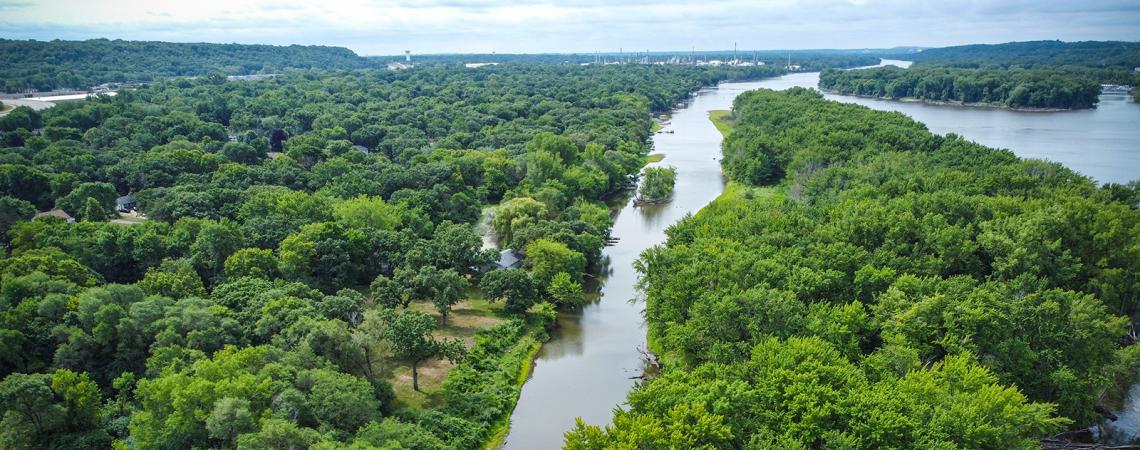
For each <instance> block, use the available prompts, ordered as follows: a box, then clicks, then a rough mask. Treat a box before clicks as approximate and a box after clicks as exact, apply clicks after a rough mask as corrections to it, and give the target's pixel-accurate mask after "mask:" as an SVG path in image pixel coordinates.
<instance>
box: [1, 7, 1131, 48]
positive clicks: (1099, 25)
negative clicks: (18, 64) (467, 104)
mask: <svg viewBox="0 0 1140 450" xmlns="http://www.w3.org/2000/svg"><path fill="white" fill-rule="evenodd" d="M0 37H4V38H9V39H41V40H49V39H88V38H97V37H106V38H112V39H114V38H120V39H133V40H163V41H178V42H240V43H266V44H324V45H337V46H344V47H348V48H351V49H353V50H355V51H356V52H357V53H360V54H362V55H390V54H396V53H402V52H403V51H404V50H405V49H407V50H411V51H412V52H414V53H466V52H493V51H494V52H499V53H542V52H593V51H595V50H599V51H603V52H605V51H617V50H618V49H619V48H623V49H625V51H641V50H646V49H649V50H653V51H665V50H683V49H688V48H691V47H696V48H697V49H698V50H718V49H729V48H732V44H733V42H736V43H738V45H739V47H740V48H741V49H761V50H763V49H804V48H867V47H894V46H910V45H915V46H929V47H936V46H946V45H955V44H965V43H998V42H1008V41H1013V40H1034V39H1061V40H1066V41H1071V40H1107V39H1113V40H1131V41H1137V40H1140V1H1138V0H935V1H926V0H921V1H920V0H751V1H747V0H701V1H679V0H578V1H568V0H567V1H542V0H515V1H509V0H421V1H409V0H326V1H297V0H283V1H272V0H177V1H170V0H149V1H132V0H0Z"/></svg>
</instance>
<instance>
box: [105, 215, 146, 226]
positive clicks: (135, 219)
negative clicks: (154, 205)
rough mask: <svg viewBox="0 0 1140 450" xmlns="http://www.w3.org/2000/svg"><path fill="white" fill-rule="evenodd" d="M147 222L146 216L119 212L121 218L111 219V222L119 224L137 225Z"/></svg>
mask: <svg viewBox="0 0 1140 450" xmlns="http://www.w3.org/2000/svg"><path fill="white" fill-rule="evenodd" d="M143 222H146V217H139V216H135V215H131V214H127V213H119V218H117V219H111V223H117V224H119V225H137V224H140V223H143Z"/></svg>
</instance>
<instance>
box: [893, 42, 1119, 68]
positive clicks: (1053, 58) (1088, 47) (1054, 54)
mask: <svg viewBox="0 0 1140 450" xmlns="http://www.w3.org/2000/svg"><path fill="white" fill-rule="evenodd" d="M906 59H907V60H909V61H915V62H919V63H923V64H925V63H937V64H947V65H955V66H959V67H981V66H987V65H998V66H1002V67H1011V66H1017V67H1022V68H1031V67H1037V66H1045V67H1048V66H1084V67H1117V68H1122V69H1128V70H1132V68H1134V67H1140V42H1122V41H1083V42H1062V41H1025V42H1009V43H1005V44H973V45H959V46H953V47H943V48H931V49H925V50H923V51H921V52H917V53H911V54H908V56H907V57H906Z"/></svg>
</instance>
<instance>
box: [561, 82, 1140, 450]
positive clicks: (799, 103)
mask: <svg viewBox="0 0 1140 450" xmlns="http://www.w3.org/2000/svg"><path fill="white" fill-rule="evenodd" d="M731 123H732V124H734V125H732V126H733V128H732V130H731V133H729V134H728V137H727V138H726V140H725V142H724V146H723V151H724V153H725V155H724V159H723V162H722V164H723V167H724V172H725V173H726V174H727V175H728V177H729V179H730V184H729V186H728V187H727V189H726V190H725V193H724V194H723V195H722V196H721V197H720V198H719V199H717V200H716V201H715V202H714V203H712V204H710V205H708V206H707V207H705V208H704V209H702V210H701V211H700V212H699V213H698V214H696V215H695V216H691V217H689V218H687V219H685V220H683V221H681V222H679V223H677V224H675V225H673V226H672V227H671V228H670V229H669V230H668V239H667V242H666V243H665V244H664V245H661V246H658V247H655V248H652V249H650V250H648V251H646V252H645V253H643V254H642V257H641V259H640V260H639V262H638V265H637V266H638V270H639V271H640V272H641V276H642V278H641V281H640V283H641V288H642V289H643V290H644V291H645V295H646V306H645V316H646V320H647V322H648V326H649V336H648V339H649V343H650V346H651V349H652V350H653V351H654V352H656V353H657V354H658V356H659V359H660V362H661V365H662V366H663V372H662V373H661V375H660V376H658V377H655V378H651V379H649V380H648V381H645V382H644V383H642V384H640V385H639V386H638V387H637V388H636V389H635V390H634V391H633V392H631V393H630V394H629V397H628V405H627V406H625V407H623V408H622V409H619V410H617V411H616V416H615V418H614V421H613V425H611V426H606V427H605V428H602V427H599V426H597V425H593V424H586V423H583V422H582V421H579V423H578V426H577V427H576V428H575V429H574V430H572V431H570V432H568V433H567V434H566V437H565V439H566V440H565V447H566V448H568V449H602V448H717V449H739V448H784V449H809V448H843V449H879V448H937V449H1035V448H1041V444H1040V440H1041V439H1044V438H1047V437H1050V436H1054V435H1055V434H1056V433H1059V432H1062V431H1065V430H1068V429H1081V428H1084V427H1087V426H1088V425H1090V424H1093V423H1096V422H1098V421H1100V420H1103V416H1102V413H1101V411H1105V410H1106V405H1111V404H1112V403H1113V402H1116V401H1119V398H1120V395H1121V391H1122V389H1124V388H1125V387H1126V386H1127V385H1128V384H1130V383H1132V382H1133V381H1134V380H1136V378H1137V376H1138V375H1140V373H1137V372H1138V371H1140V345H1135V344H1136V343H1135V334H1129V329H1130V327H1131V328H1132V329H1134V327H1135V324H1136V323H1137V321H1138V318H1140V315H1138V310H1140V253H1138V251H1140V210H1138V208H1140V186H1138V184H1137V183H1136V182H1132V183H1131V184H1129V185H1126V186H1123V185H1114V184H1108V185H1105V186H1103V187H1100V186H1098V185H1097V184H1096V183H1094V182H1093V181H1092V180H1090V179H1088V178H1086V177H1083V176H1081V175H1079V174H1077V173H1075V172H1073V171H1071V170H1069V169H1067V168H1065V167H1063V166H1061V165H1060V164H1057V163H1051V162H1046V161H1040V160H1022V159H1019V158H1017V157H1016V156H1015V155H1014V154H1013V153H1012V152H1010V151H1008V150H997V149H992V148H987V147H984V146H982V145H979V144H976V143H973V142H970V141H967V140H966V139H963V138H961V137H958V136H955V135H953V134H950V135H946V136H940V135H935V134H932V133H931V132H929V131H928V130H927V129H926V127H925V126H924V125H922V124H921V123H918V122H915V121H914V120H912V119H910V118H909V117H907V116H905V115H903V114H901V113H894V112H880V111H873V110H871V109H869V108H866V107H862V106H858V105H852V104H843V103H838V102H832V101H827V100H824V99H823V98H822V96H821V95H820V94H819V93H818V92H816V91H814V90H808V89H802V88H793V89H791V90H789V91H784V92H774V91H768V90H759V91H751V92H747V93H744V94H741V95H740V96H739V97H737V99H736V100H735V102H734V106H733V111H732V121H731Z"/></svg>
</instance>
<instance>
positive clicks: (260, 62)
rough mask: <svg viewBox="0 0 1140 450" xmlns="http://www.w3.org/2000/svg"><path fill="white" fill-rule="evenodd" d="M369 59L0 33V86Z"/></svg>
mask: <svg viewBox="0 0 1140 450" xmlns="http://www.w3.org/2000/svg"><path fill="white" fill-rule="evenodd" d="M371 65H372V64H371V63H370V62H369V61H368V60H366V59H364V58H362V57H360V56H357V55H356V53H353V52H352V51H351V50H349V49H346V48H341V47H325V46H302V45H290V46H273V45H244V44H205V43H196V44H186V43H173V42H156V41H124V40H120V39H115V40H108V39H91V40H87V41H60V40H55V41H33V40H26V41H25V40H12V39H0V80H2V81H0V83H3V84H2V85H0V90H2V91H3V92H9V93H13V92H23V91H25V90H27V89H35V90H39V91H50V90H53V89H80V90H83V89H87V88H90V87H92V86H96V85H99V84H103V83H128V82H129V83H139V82H151V81H154V80H156V79H160V78H165V77H188V76H202V75H208V74H211V73H222V74H225V75H249V74H258V73H277V72H281V71H284V70H285V69H290V68H298V69H306V68H323V69H352V68H363V67H370V66H371Z"/></svg>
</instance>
